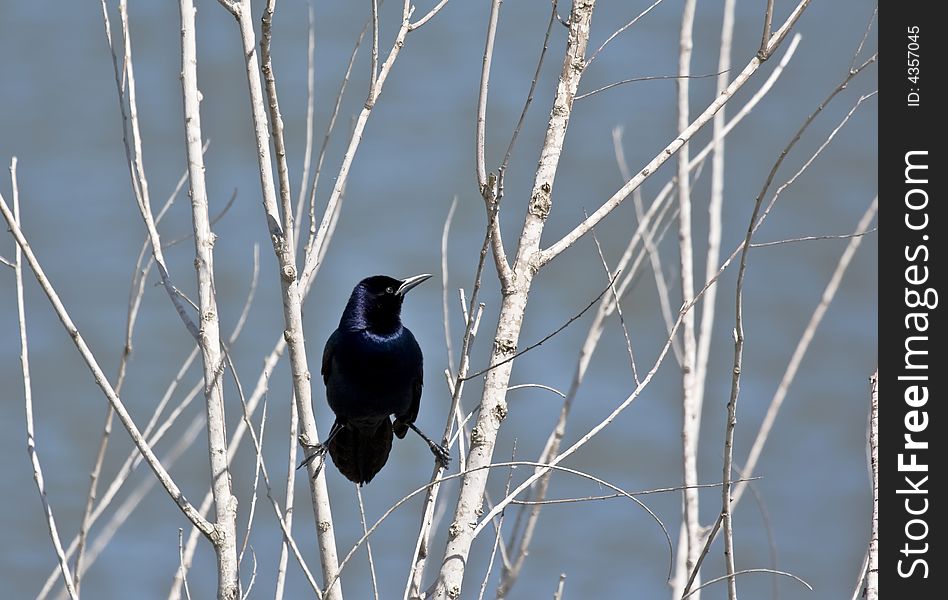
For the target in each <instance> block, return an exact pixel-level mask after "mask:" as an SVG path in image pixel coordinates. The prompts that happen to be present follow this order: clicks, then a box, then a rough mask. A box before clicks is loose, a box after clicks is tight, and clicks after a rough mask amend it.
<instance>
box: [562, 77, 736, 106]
mask: <svg viewBox="0 0 948 600" xmlns="http://www.w3.org/2000/svg"><path fill="white" fill-rule="evenodd" d="M718 75H721V73H708V74H706V75H649V76H643V77H631V78H629V79H622V80H620V81H613V82H612V83H609V84H606V85H604V86H602V87H598V88H596V89H594V90H592V91H590V92H584V93H582V94H578V95H577V96H576V98H574V101H575V100H582V99H583V98H588V97H589V96H592V95H593V94H598V93H599V92H604V91H606V90H611V89H612V88H614V87H618V86H620V85H625V84H627V83H637V82H639V81H663V80H666V79H675V80H678V79H706V78H708V77H716V76H718Z"/></svg>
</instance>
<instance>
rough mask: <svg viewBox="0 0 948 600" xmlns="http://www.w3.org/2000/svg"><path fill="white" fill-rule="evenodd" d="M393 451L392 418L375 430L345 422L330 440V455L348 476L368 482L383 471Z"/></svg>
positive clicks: (383, 421)
mask: <svg viewBox="0 0 948 600" xmlns="http://www.w3.org/2000/svg"><path fill="white" fill-rule="evenodd" d="M391 451H392V421H391V420H390V419H387V418H386V419H383V420H382V421H381V422H379V424H378V427H376V428H375V430H374V431H372V430H371V428H369V429H358V428H356V427H353V426H350V425H346V426H343V427H342V429H340V430H339V431H338V432H337V433H336V435H335V436H334V437H333V438H332V439H331V440H329V456H331V457H332V462H333V463H335V465H336V468H337V469H339V472H340V473H342V474H343V475H345V477H346V479H348V480H349V481H353V482H355V483H358V484H359V485H363V484H366V483H368V482H370V481H372V478H373V477H375V474H376V473H378V472H379V471H381V470H382V467H384V466H385V462H386V461H387V460H388V455H389V452H391Z"/></svg>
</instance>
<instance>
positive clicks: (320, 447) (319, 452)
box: [296, 444, 329, 478]
mask: <svg viewBox="0 0 948 600" xmlns="http://www.w3.org/2000/svg"><path fill="white" fill-rule="evenodd" d="M306 448H308V449H311V450H312V451H313V453H312V454H310V455H309V456H307V457H306V458H304V459H303V462H301V463H300V464H299V466H298V467H296V468H297V469H302V468H303V467H305V466H306V465H308V464H309V463H311V462H313V461H314V460H316V459H317V458H323V461H322V462H320V463H319V464H318V465H316V467H315V469H314V471H313V478H316V477H319V473H320V471H322V470H323V465H325V464H326V461H325V456H326V452H327V451H328V450H329V446H327V445H326V444H316V445H315V446H306Z"/></svg>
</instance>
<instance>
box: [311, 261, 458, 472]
mask: <svg viewBox="0 0 948 600" xmlns="http://www.w3.org/2000/svg"><path fill="white" fill-rule="evenodd" d="M429 277H431V275H416V276H414V277H409V278H407V279H403V280H399V279H394V278H392V277H387V276H385V275H375V276H373V277H368V278H366V279H363V280H362V281H360V282H359V284H358V285H356V286H355V288H354V289H353V290H352V295H351V296H350V297H349V302H348V303H347V304H346V308H345V310H343V312H342V318H341V319H340V320H339V327H338V328H337V329H336V331H334V332H333V334H332V335H331V336H329V340H327V341H326V348H325V349H324V350H323V364H322V370H321V371H322V375H323V382H324V383H325V384H326V400H327V401H328V403H329V408H331V409H332V411H333V413H335V415H336V421H335V423H333V426H332V429H331V430H330V432H329V437H328V438H327V439H326V442H325V444H320V445H319V446H317V447H316V451H315V452H314V454H312V455H311V456H309V457H308V458H307V459H306V461H304V463H303V464H306V463H307V462H309V461H311V460H313V459H314V458H315V457H317V456H319V455H321V454H323V453H324V452H325V451H326V450H328V451H329V455H330V456H331V457H332V460H333V463H335V465H336V468H338V469H339V472H340V473H342V474H343V475H345V477H346V478H347V479H349V480H350V481H354V482H355V483H358V484H365V483H368V482H369V481H371V480H372V478H373V477H375V475H376V474H377V473H378V472H379V471H380V470H381V469H382V467H384V466H385V462H386V461H387V460H388V455H389V452H391V450H392V437H393V436H392V434H393V433H394V435H396V436H398V437H399V439H401V438H404V437H405V434H406V433H407V432H408V430H409V429H413V430H415V431H416V432H417V433H418V434H419V435H421V437H422V438H424V439H425V441H427V442H428V445H429V447H430V448H431V451H432V453H433V454H434V455H435V458H436V459H438V460H439V462H441V464H442V465H443V466H447V462H448V453H447V451H446V450H445V449H444V448H442V447H441V446H439V445H438V444H435V443H434V442H432V441H431V440H430V439H429V438H428V437H427V436H425V435H424V434H423V433H422V432H421V431H420V430H419V429H418V428H417V427H415V424H414V423H415V419H416V418H417V417H418V406H419V402H420V401H421V389H422V384H423V370H422V364H423V363H422V354H421V348H420V347H419V346H418V342H417V341H415V336H413V335H412V333H411V331H410V330H409V329H408V328H407V327H405V326H403V325H402V322H401V310H402V302H403V300H404V298H405V294H406V293H407V292H408V291H409V290H411V289H412V288H413V287H415V286H416V285H418V284H419V283H422V282H423V281H425V280H426V279H428V278H429ZM391 415H394V416H395V421H394V423H393V422H392V419H391ZM301 466H302V465H301Z"/></svg>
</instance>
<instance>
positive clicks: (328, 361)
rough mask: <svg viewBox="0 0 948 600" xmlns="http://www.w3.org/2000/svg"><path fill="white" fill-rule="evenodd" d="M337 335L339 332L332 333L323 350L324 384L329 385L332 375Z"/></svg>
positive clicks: (322, 370) (322, 371)
mask: <svg viewBox="0 0 948 600" xmlns="http://www.w3.org/2000/svg"><path fill="white" fill-rule="evenodd" d="M336 333H338V330H336V331H333V332H332V335H331V336H329V339H328V340H326V347H325V348H323V366H322V368H321V369H320V373H322V375H323V383H324V384H328V383H329V375H330V374H331V373H332V353H333V350H334V349H335V348H336Z"/></svg>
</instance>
